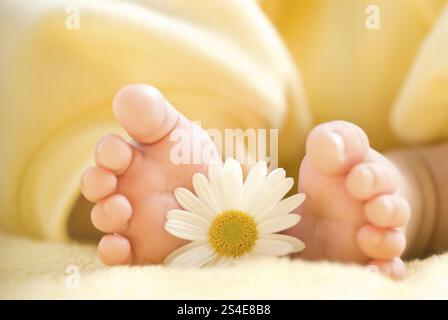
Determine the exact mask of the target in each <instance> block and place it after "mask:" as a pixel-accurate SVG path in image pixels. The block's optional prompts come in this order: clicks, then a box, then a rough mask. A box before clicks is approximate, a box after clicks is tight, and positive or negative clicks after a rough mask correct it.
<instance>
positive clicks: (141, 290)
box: [0, 234, 448, 299]
mask: <svg viewBox="0 0 448 320" xmlns="http://www.w3.org/2000/svg"><path fill="white" fill-rule="evenodd" d="M447 268H448V254H445V255H441V256H434V257H431V258H429V259H426V260H423V261H413V262H411V263H408V269H409V270H408V277H407V278H406V279H405V280H403V281H400V282H396V281H392V280H389V279H387V278H385V277H383V276H381V275H379V274H376V273H373V272H371V271H367V270H365V269H363V268H361V267H359V266H344V265H340V264H336V263H310V262H303V261H289V260H287V259H267V260H265V261H262V262H253V263H247V264H243V265H238V266H235V267H231V268H222V269H207V270H179V269H169V268H164V267H160V266H145V267H114V268H108V267H104V266H103V265H101V263H100V262H99V261H98V258H97V257H96V254H95V248H94V247H93V246H83V245H76V244H71V245H68V244H66V245H64V244H52V243H48V242H32V241H29V240H26V239H20V238H15V237H12V236H7V235H5V234H0V299H12V298H16V299H26V298H29V299H49V298H53V299H57V298H70V299H89V298H92V299H120V298H124V299H132V298H135V299H156V298H157V299H176V298H177V299H218V298H220V299H311V298H316V299H317V298H321V299H329V298H340V299H394V298H395V299H400V298H401V299H431V298H433V299H447V298H448V277H447V275H446V270H447ZM210 284H212V285H210Z"/></svg>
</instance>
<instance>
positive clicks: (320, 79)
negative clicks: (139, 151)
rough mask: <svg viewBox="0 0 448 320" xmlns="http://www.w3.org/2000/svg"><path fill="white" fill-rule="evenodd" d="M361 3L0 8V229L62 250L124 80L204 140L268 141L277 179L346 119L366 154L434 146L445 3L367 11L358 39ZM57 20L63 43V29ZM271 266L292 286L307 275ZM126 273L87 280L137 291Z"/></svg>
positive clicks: (441, 118) (24, 4)
mask: <svg viewBox="0 0 448 320" xmlns="http://www.w3.org/2000/svg"><path fill="white" fill-rule="evenodd" d="M370 2H371V1H364V0H341V1H334V0H278V1H273V0H272V1H271V0H266V1H260V3H259V2H256V1H252V0H207V1H203V0H139V1H138V0H134V1H117V0H108V1H107V0H67V1H65V0H39V1H35V0H3V1H1V2H0V45H1V47H0V48H1V50H0V154H1V156H0V206H1V207H0V210H1V211H0V212H1V213H0V228H2V229H4V230H7V231H9V232H15V233H21V234H25V235H28V236H33V237H38V238H44V239H49V240H68V235H67V221H68V218H69V215H70V212H71V211H72V207H73V205H74V203H75V201H76V199H77V198H78V197H79V177H80V174H81V172H82V170H83V169H84V168H85V167H86V166H87V165H88V164H89V163H91V161H92V150H93V146H94V144H95V142H96V141H97V140H98V138H100V137H101V135H103V134H104V133H106V132H110V131H119V128H118V127H117V125H116V123H115V121H114V120H113V117H112V112H111V102H112V98H113V96H114V94H115V92H116V91H117V90H118V89H119V88H120V87H122V86H123V85H125V84H129V83H136V82H144V83H150V84H153V85H155V86H156V87H158V88H159V89H160V90H161V91H162V92H163V93H164V94H165V95H166V97H167V98H168V99H169V100H170V101H171V102H172V104H173V105H174V106H176V107H177V108H178V109H179V110H180V111H181V112H183V113H185V114H186V115H187V116H188V117H190V118H191V119H192V120H200V121H202V124H203V125H204V127H214V128H220V129H223V128H235V127H240V128H243V129H244V128H279V129H280V144H279V148H280V150H279V151H280V165H281V166H284V167H286V168H287V169H288V174H289V175H292V176H294V175H295V174H296V173H297V168H298V166H299V163H300V161H301V156H302V155H303V145H304V141H305V137H306V133H307V131H308V130H309V129H310V128H311V127H312V125H313V124H315V123H317V122H321V121H327V120H335V119H343V120H349V121H353V122H355V123H357V124H359V125H361V126H362V127H363V128H364V129H365V130H366V131H367V133H368V134H369V137H370V140H371V141H372V143H373V145H374V146H375V147H378V148H379V149H380V150H384V149H386V148H389V147H393V146H399V145H401V144H402V143H403V141H407V142H412V143H431V142H434V141H437V140H441V139H444V138H446V136H447V134H448V131H447V126H446V124H447V123H446V121H447V114H446V113H447V112H448V90H447V88H448V84H447V83H448V80H447V79H448V78H447V77H448V63H447V61H448V60H447V59H446V57H447V56H448V31H447V30H448V9H447V7H446V1H445V0H413V1H407V0H399V1H398V0H397V1H390V0H381V1H374V2H375V3H374V4H376V5H377V6H378V7H379V9H380V13H381V28H380V29H379V30H368V29H366V28H365V26H364V23H365V19H366V17H367V14H366V12H365V9H366V6H367V5H368V4H371V3H370ZM260 4H261V5H260ZM73 8H75V9H78V10H79V14H80V29H79V30H78V29H69V28H67V27H66V23H67V19H69V18H70V16H71V15H72V14H73V13H74V12H76V10H75V11H74V10H73ZM263 10H265V11H263ZM269 19H271V21H272V23H271V22H270V21H269ZM276 29H277V30H278V33H277V31H276ZM299 71H301V72H302V73H303V79H304V80H303V81H304V86H303V87H304V88H303V87H302V76H301V73H300V72H299ZM305 92H306V96H305ZM307 100H309V102H310V103H309V106H308V102H307ZM313 117H314V118H315V121H313ZM9 242H10V243H11V245H12V247H14V245H16V244H15V241H12V240H11V241H9ZM17 246H21V244H20V242H18V243H17ZM33 247H34V246H32V245H31V244H27V243H25V244H24V249H23V250H25V251H26V250H28V251H30V252H31V251H32V248H33ZM38 248H41V247H40V246H37V247H36V250H37V251H38V250H41V249H38ZM42 248H45V246H44V247H42ZM59 248H63V247H59ZM8 250H9V249H8ZM42 250H43V251H42V254H48V255H49V254H50V252H51V250H50V249H49V250H48V251H45V250H44V249H42ZM61 250H62V249H61ZM74 250H75V249H74ZM83 250H84V249H82V250H80V251H77V249H76V250H75V252H79V255H80V256H82V254H81V253H82V252H88V251H83ZM85 250H87V249H85ZM37 251H36V252H37ZM8 252H10V253H11V252H13V251H8ZM2 254H4V253H2ZM92 254H93V253H92ZM30 256H31V255H30ZM10 259H13V260H14V259H16V258H15V257H13V256H11V257H10ZM51 259H53V258H51ZM54 259H55V260H54V261H53V260H52V262H56V261H58V260H57V259H61V261H64V259H65V258H64V255H63V254H61V256H60V257H58V256H55V257H54ZM85 259H86V260H89V259H90V258H88V257H86V258H85ZM89 261H90V260H89ZM435 261H438V260H435ZM3 264H4V265H5V266H6V267H5V268H6V271H7V270H9V268H12V267H13V266H14V264H12V263H9V262H8V261H5V262H3V263H2V267H3ZM39 265H41V268H42V270H43V269H45V268H47V267H48V266H44V262H39ZM280 265H281V266H282V267H279V268H280V269H281V268H286V269H288V268H291V270H294V271H297V273H298V275H296V277H299V278H298V280H301V279H302V278H301V277H302V276H301V275H300V272H299V271H300V269H301V268H302V266H307V267H306V268H308V266H311V265H308V264H303V265H302V263H300V262H297V263H294V264H292V265H291V266H290V267H289V266H288V263H286V262H282V263H280ZM30 266H31V263H30ZM24 267H29V266H28V265H27V266H24ZM50 268H56V266H51V267H50ZM310 268H311V267H309V269H310ZM329 268H330V269H331V268H333V266H331V267H329ZM334 268H336V269H337V268H339V267H336V266H335V267H334ZM273 269H275V268H273ZM309 269H308V270H309ZM24 270H25V269H24ZM33 270H34V269H33ZM120 270H121V271H120ZM135 270H140V269H129V270H128V269H126V268H123V269H114V270H102V271H98V273H99V274H104V277H106V278H107V277H108V275H109V274H113V273H114V272H118V273H120V272H125V273H127V272H129V273H130V277H131V278H132V279H134V280H135V281H137V280H136V279H138V277H134V276H132V275H131V274H132V273H134V272H136V273H138V272H143V271H135ZM142 270H159V271H157V272H161V273H162V274H164V272H165V271H163V270H161V269H157V268H148V269H142ZM337 270H339V269H337ZM350 270H351V269H350ZM281 271H285V270H283V269H282V270H281ZM150 272H153V271H150ZM154 272H156V271H154ZM223 272H224V271H223ZM226 272H227V271H226ZM242 272H243V271H242ZM170 273H171V271H170V272H167V273H166V275H167V276H168V275H169V274H170ZM291 273H292V271H291V272H285V274H291ZM14 274H15V273H14ZM17 274H18V275H20V272H19V273H17ZM196 274H197V276H198V277H208V276H210V274H207V273H206V274H204V275H201V274H199V273H196ZM321 275H322V276H323V273H322V274H321ZM39 277H45V276H44V275H43V274H41V275H40V276H39V275H38V276H37V278H35V279H34V280H29V279H27V280H26V281H28V280H29V281H37V282H39V281H40V280H39V279H40V278H39ZM92 277H93V276H92ZM328 277H332V275H328ZM31 278H33V276H32V277H31ZM93 278H94V277H93ZM99 278H100V279H104V278H101V276H100V277H99ZM36 279H37V280H36ZM51 279H52V278H51V277H50V282H51V281H52V280H51ZM317 279H318V278H316V281H318V282H319V280H317ZM139 280H140V279H139ZM37 282H36V284H37ZM24 283H25V282H24ZM26 283H28V284H29V283H30V282H26ZM50 284H51V283H50ZM272 284H274V282H273V283H272ZM24 285H25V284H24ZM237 285H238V284H237ZM394 288H396V287H394ZM397 288H398V287H397ZM290 289H291V288H290ZM291 290H292V289H291ZM294 290H298V291H294V292H296V293H299V295H300V292H301V291H300V290H301V289H300V286H299V287H297V288H296V289H294ZM56 291H58V290H56ZM179 292H181V291H179ZM203 294H204V295H205V292H204V293H203ZM391 294H392V293H391ZM415 294H419V293H415Z"/></svg>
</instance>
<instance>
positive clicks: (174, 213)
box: [166, 209, 211, 229]
mask: <svg viewBox="0 0 448 320" xmlns="http://www.w3.org/2000/svg"><path fill="white" fill-rule="evenodd" d="M166 220H167V221H172V220H173V221H183V222H187V223H190V224H192V225H195V226H197V227H200V228H203V229H208V228H209V227H210V225H211V222H210V221H209V220H207V219H205V218H203V217H201V216H199V215H197V214H195V213H191V212H188V211H184V210H179V209H174V210H170V211H168V214H167V215H166Z"/></svg>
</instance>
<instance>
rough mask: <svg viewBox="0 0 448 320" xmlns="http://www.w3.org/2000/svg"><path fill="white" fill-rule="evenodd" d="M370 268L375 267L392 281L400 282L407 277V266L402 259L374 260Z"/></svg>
mask: <svg viewBox="0 0 448 320" xmlns="http://www.w3.org/2000/svg"><path fill="white" fill-rule="evenodd" d="M367 265H368V266H375V267H377V268H378V270H379V271H380V272H381V273H383V274H385V275H386V276H388V277H391V278H392V279H396V280H400V279H403V278H404V276H405V275H406V266H405V264H404V262H403V260H401V259H400V258H394V259H392V260H372V261H370V262H369V263H368V264H367Z"/></svg>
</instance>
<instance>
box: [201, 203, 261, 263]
mask: <svg viewBox="0 0 448 320" xmlns="http://www.w3.org/2000/svg"><path fill="white" fill-rule="evenodd" d="M208 239H209V241H210V244H211V246H212V247H213V249H215V250H216V252H217V253H218V254H220V255H221V256H224V257H239V256H241V255H243V254H245V253H247V252H250V251H252V249H253V248H254V246H255V241H257V239H258V231H257V224H256V222H255V220H254V218H252V216H250V215H248V214H246V213H244V212H242V211H238V210H229V211H224V212H223V213H221V214H219V215H218V216H217V217H216V218H215V220H213V223H212V226H211V227H210V230H209V232H208Z"/></svg>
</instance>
